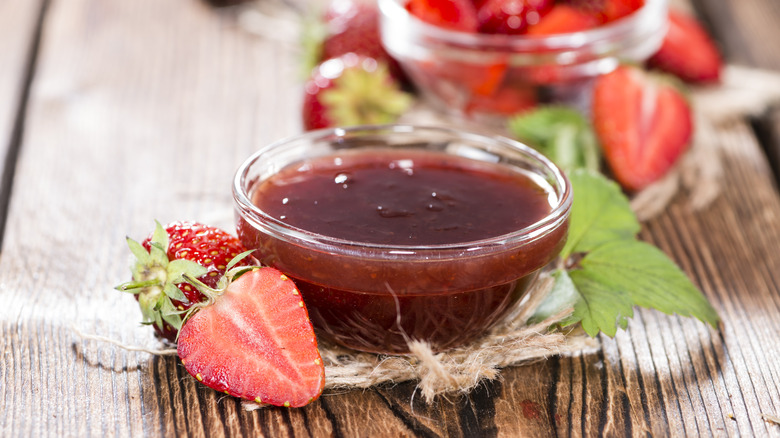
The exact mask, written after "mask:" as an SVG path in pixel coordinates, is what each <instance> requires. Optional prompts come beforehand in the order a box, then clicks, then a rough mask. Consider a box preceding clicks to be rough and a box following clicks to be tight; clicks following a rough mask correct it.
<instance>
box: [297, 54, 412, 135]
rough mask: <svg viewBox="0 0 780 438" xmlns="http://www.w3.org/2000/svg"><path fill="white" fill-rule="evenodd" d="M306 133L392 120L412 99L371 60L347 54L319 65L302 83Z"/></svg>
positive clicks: (402, 111) (380, 66)
mask: <svg viewBox="0 0 780 438" xmlns="http://www.w3.org/2000/svg"><path fill="white" fill-rule="evenodd" d="M304 93H305V95H304V99H303V108H302V114H301V115H302V118H303V127H304V129H305V130H307V131H308V130H312V129H319V128H326V127H332V126H350V125H362V124H382V123H390V122H393V121H395V120H396V119H397V118H398V117H399V116H400V115H401V114H403V113H404V111H406V109H407V108H408V107H409V106H410V105H411V102H412V99H411V97H410V96H409V95H408V94H406V93H404V92H403V91H401V88H400V84H399V83H398V81H396V80H395V79H394V78H393V77H392V76H390V75H389V74H388V72H387V67H386V66H385V65H384V64H382V63H379V62H377V61H376V60H375V59H373V58H369V57H365V56H359V55H357V54H355V53H347V54H346V55H343V56H340V57H338V58H332V59H329V60H327V61H325V62H323V63H322V64H320V65H318V66H317V67H316V68H315V69H314V72H313V73H312V75H311V77H310V78H309V79H308V80H307V81H306V83H305V84H304Z"/></svg>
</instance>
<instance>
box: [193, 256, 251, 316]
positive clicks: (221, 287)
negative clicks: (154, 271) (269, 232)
mask: <svg viewBox="0 0 780 438" xmlns="http://www.w3.org/2000/svg"><path fill="white" fill-rule="evenodd" d="M251 253H252V250H248V251H245V252H242V253H241V254H239V255H237V256H235V257H234V258H233V259H232V260H231V261H230V263H228V265H227V268H226V269H227V270H226V272H225V275H223V276H222V277H221V278H220V279H219V282H217V286H216V287H211V286H209V285H207V284H206V283H204V282H202V281H200V280H198V278H197V277H195V276H193V275H192V274H191V273H188V272H184V273H182V278H183V279H184V281H186V282H187V283H189V284H190V285H192V286H193V287H195V288H196V289H198V292H200V293H201V294H202V295H203V300H201V301H199V302H197V303H192V305H191V306H190V307H189V308H188V309H187V310H184V311H180V312H178V314H179V315H183V317H182V318H181V321H182V324H184V323H185V322H187V320H188V319H190V317H192V315H193V314H195V312H197V311H198V310H200V309H202V308H204V307H208V306H211V305H212V304H214V303H215V302H216V301H217V300H218V299H219V297H220V296H222V295H223V294H224V293H225V291H226V290H227V288H228V287H229V286H230V284H231V283H232V282H234V281H235V280H238V278H239V277H241V276H242V275H244V274H245V273H247V272H249V271H254V270H257V269H262V266H253V265H242V266H236V265H238V264H239V263H240V262H241V261H242V260H244V259H245V258H246V257H248V256H249V255H250V254H251Z"/></svg>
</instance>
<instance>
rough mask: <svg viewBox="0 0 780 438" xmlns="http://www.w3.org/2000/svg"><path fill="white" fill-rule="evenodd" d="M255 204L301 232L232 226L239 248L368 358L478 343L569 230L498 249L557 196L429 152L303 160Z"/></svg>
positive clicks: (322, 331) (261, 191)
mask: <svg viewBox="0 0 780 438" xmlns="http://www.w3.org/2000/svg"><path fill="white" fill-rule="evenodd" d="M251 199H252V201H253V203H254V204H255V205H256V206H257V207H259V208H260V210H262V211H263V212H265V213H266V214H267V215H268V216H270V217H271V218H273V219H271V220H270V221H269V222H271V223H274V222H275V223H277V224H278V223H280V222H281V223H283V224H284V226H286V227H290V229H292V230H293V231H296V232H288V233H284V234H278V233H275V232H273V231H268V229H266V230H264V231H260V230H259V229H258V227H257V226H255V225H253V224H252V223H250V222H249V221H247V220H246V219H245V218H243V217H239V220H238V235H239V237H240V238H241V240H242V242H243V243H244V245H246V246H247V248H257V249H258V254H257V256H258V258H259V259H260V261H261V262H262V263H264V264H267V265H271V266H274V267H276V268H277V269H279V270H281V271H282V272H285V273H286V274H287V275H289V276H290V277H292V278H293V279H294V280H295V282H296V285H297V286H298V288H299V289H300V291H301V293H302V294H303V297H304V301H305V303H306V305H307V308H308V310H309V315H310V317H311V320H312V323H313V324H314V326H315V328H316V329H317V331H318V335H320V336H321V337H323V338H326V339H329V340H331V341H335V342H337V343H340V344H342V345H345V346H347V347H351V348H355V349H359V350H364V351H374V352H384V353H405V352H407V351H408V349H407V343H406V339H425V340H427V341H429V342H430V343H431V344H432V346H433V347H434V349H436V350H443V349H446V348H449V347H453V346H456V345H460V344H463V343H465V342H468V341H470V340H473V339H474V338H476V337H477V336H479V335H480V334H481V333H483V332H484V331H485V329H486V328H488V327H489V326H491V325H492V324H494V323H495V322H496V321H497V320H498V319H499V318H500V317H501V316H502V315H503V314H505V313H506V311H507V310H508V309H509V308H510V307H511V306H512V305H513V304H514V303H515V302H516V301H517V300H518V299H519V298H520V297H521V296H522V294H523V293H524V292H525V290H526V289H527V288H528V286H529V284H530V283H531V282H532V280H533V279H534V278H535V276H536V273H537V272H538V270H539V269H540V268H541V267H543V266H544V265H546V264H547V263H549V262H550V261H551V260H552V259H553V258H554V257H555V256H556V255H557V253H558V252H559V251H560V249H561V247H562V246H563V243H564V241H565V236H566V231H567V223H566V222H564V223H563V224H562V225H560V226H557V227H555V228H553V229H552V230H547V231H545V232H542V233H540V235H541V237H534V238H532V239H530V241H529V242H527V243H526V242H523V243H521V244H517V243H512V244H504V243H503V239H498V241H496V238H501V237H502V236H505V235H508V236H507V237H508V240H509V241H511V240H512V239H513V237H510V236H511V234H510V233H513V232H516V231H517V230H521V229H523V228H526V227H529V226H532V225H533V224H535V223H537V222H538V221H540V220H541V219H543V218H544V217H545V216H547V215H548V214H550V212H551V210H552V207H551V204H554V203H555V202H557V200H556V199H555V195H554V194H553V191H552V189H551V188H550V187H549V186H546V185H545V183H539V182H537V180H536V179H534V178H532V177H530V176H529V175H528V174H526V173H522V172H519V171H514V170H509V169H508V167H503V166H498V165H495V164H491V163H485V162H481V161H476V160H471V159H466V158H462V157H456V156H452V155H445V154H441V153H434V152H421V151H410V150H404V151H389V150H373V151H371V152H358V153H351V152H348V153H339V154H338V155H332V156H328V157H324V158H318V159H314V160H307V161H304V162H298V163H295V164H293V165H291V166H287V167H286V168H284V169H282V170H281V171H279V172H278V173H276V174H275V175H273V176H271V177H270V178H268V179H266V180H264V181H261V182H260V183H258V184H255V185H254V187H253V188H252V190H251ZM266 220H267V218H266ZM277 221H278V222H277ZM296 229H297V230H296ZM304 230H305V231H304ZM298 231H301V233H300V234H299V233H297V232H298ZM308 233H316V234H318V235H319V236H314V237H311V236H310V235H307V234H308ZM323 236H327V237H323ZM308 239H313V240H319V241H320V242H318V243H315V244H313V245H312V243H310V242H306V240H308ZM333 239H340V240H341V242H338V241H335V240H333ZM484 239H492V241H491V242H489V243H485V241H484ZM345 241H346V242H345ZM480 241H482V242H480ZM353 242H361V243H363V244H368V245H355V244H354V243H353ZM332 245H335V246H336V247H337V248H333V246H332ZM430 245H439V246H440V245H450V246H453V247H454V248H449V249H447V248H444V249H442V248H441V247H439V248H437V249H431V248H430V247H425V246H430ZM344 248H347V249H346V250H345V249H344ZM486 248H488V249H486Z"/></svg>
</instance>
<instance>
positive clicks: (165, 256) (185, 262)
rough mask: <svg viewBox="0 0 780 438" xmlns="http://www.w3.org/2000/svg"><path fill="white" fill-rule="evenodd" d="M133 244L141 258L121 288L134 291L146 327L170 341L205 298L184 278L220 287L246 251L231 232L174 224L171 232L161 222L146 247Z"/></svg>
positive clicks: (132, 248)
mask: <svg viewBox="0 0 780 438" xmlns="http://www.w3.org/2000/svg"><path fill="white" fill-rule="evenodd" d="M127 243H128V245H129V247H130V250H131V251H132V253H133V255H135V257H136V262H135V264H134V266H133V268H132V273H133V279H132V281H130V282H127V283H124V284H122V285H119V286H117V289H119V290H122V291H127V292H131V293H133V294H134V295H135V297H136V299H137V300H138V304H139V306H140V307H141V313H142V314H143V321H144V323H147V324H152V325H153V326H154V329H155V331H156V332H157V333H158V334H159V335H160V336H162V337H163V338H165V339H168V340H170V341H174V340H175V339H176V335H177V334H178V331H179V329H180V328H181V324H182V318H181V314H182V313H183V312H185V311H186V310H187V309H189V308H190V307H191V306H192V305H193V304H194V303H198V302H200V301H202V300H203V295H202V294H201V292H199V291H198V289H197V288H196V287H194V286H193V285H192V284H190V283H187V282H186V281H185V280H184V275H185V274H186V275H189V276H190V277H191V278H198V279H200V281H202V282H203V283H205V284H207V285H209V286H211V287H215V286H217V282H218V281H219V279H220V278H221V277H222V275H223V274H224V273H225V270H226V268H227V266H228V263H229V262H230V261H231V260H232V259H233V258H234V257H236V256H237V255H239V254H241V253H243V252H245V251H246V249H245V248H244V246H243V245H242V244H241V242H240V241H239V240H238V238H236V237H235V236H233V235H231V234H230V233H227V232H225V231H223V230H221V229H218V228H214V227H210V226H206V225H203V224H199V223H196V222H172V223H170V224H168V225H167V226H166V227H165V228H163V226H162V225H160V223H159V222H158V223H157V226H156V228H155V231H154V233H152V235H150V236H149V237H147V238H146V239H144V240H143V242H142V243H138V242H136V241H134V240H132V239H130V238H128V239H127ZM243 264H246V262H244V263H243Z"/></svg>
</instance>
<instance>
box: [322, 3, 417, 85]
mask: <svg viewBox="0 0 780 438" xmlns="http://www.w3.org/2000/svg"><path fill="white" fill-rule="evenodd" d="M323 21H324V26H325V31H324V33H325V37H324V39H323V41H322V43H321V50H320V53H319V58H318V59H317V62H322V61H325V60H327V59H330V58H338V57H339V56H342V55H345V54H347V53H356V54H358V55H362V56H366V57H369V58H374V59H376V60H377V62H379V63H384V64H386V65H387V68H388V69H389V70H388V71H389V72H390V74H391V75H392V76H393V77H394V78H396V79H397V80H399V81H403V80H404V75H403V72H402V70H401V67H400V66H399V65H398V62H397V61H396V60H395V59H393V57H392V56H390V54H388V53H387V51H386V50H385V48H384V46H383V45H382V39H381V36H380V32H379V8H378V6H377V3H376V2H375V1H361V0H333V1H332V2H331V3H330V4H329V5H328V9H327V10H326V12H325V14H324V17H323Z"/></svg>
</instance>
